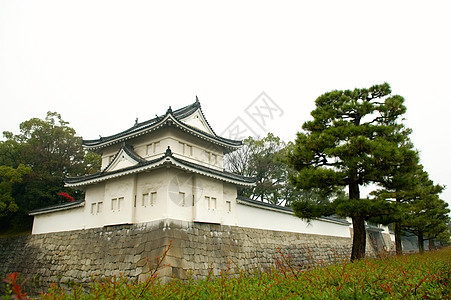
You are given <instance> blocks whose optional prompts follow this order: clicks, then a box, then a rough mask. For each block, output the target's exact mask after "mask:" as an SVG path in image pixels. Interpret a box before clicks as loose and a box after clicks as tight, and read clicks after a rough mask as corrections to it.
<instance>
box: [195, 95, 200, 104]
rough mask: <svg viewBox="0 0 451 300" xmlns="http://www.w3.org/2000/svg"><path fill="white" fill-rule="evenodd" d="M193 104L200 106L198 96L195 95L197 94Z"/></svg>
mask: <svg viewBox="0 0 451 300" xmlns="http://www.w3.org/2000/svg"><path fill="white" fill-rule="evenodd" d="M194 104H195V105H196V106H200V102H199V98H198V97H197V95H196V102H194Z"/></svg>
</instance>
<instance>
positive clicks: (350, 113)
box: [288, 83, 411, 260]
mask: <svg viewBox="0 0 451 300" xmlns="http://www.w3.org/2000/svg"><path fill="white" fill-rule="evenodd" d="M405 111H406V107H405V106H404V98H403V97H401V96H399V95H391V89H390V86H389V84H388V83H384V84H381V85H374V86H372V87H370V88H369V89H354V90H345V91H332V92H328V93H325V94H323V95H321V96H320V97H318V98H317V99H316V109H315V110H313V111H312V112H311V115H312V116H313V120H312V121H307V122H305V123H304V124H303V127H302V128H303V130H304V132H299V133H298V134H297V139H296V141H295V145H294V147H293V148H292V150H291V152H290V153H289V156H288V161H289V164H290V166H291V167H293V168H294V169H295V170H297V173H296V175H295V176H293V177H292V181H293V184H295V186H296V187H297V188H299V189H312V188H314V189H320V190H321V191H322V193H323V194H324V195H327V194H328V193H330V192H333V191H334V190H336V188H337V187H347V189H348V198H345V199H338V200H335V201H333V202H327V203H320V204H318V203H310V202H308V201H300V202H297V203H295V204H294V205H293V210H294V211H295V213H296V215H297V216H299V217H301V218H305V219H309V218H318V217H320V216H322V215H331V214H338V215H341V216H345V217H350V218H352V226H353V245H352V253H351V260H356V259H360V258H362V257H364V255H365V245H366V229H365V221H366V220H369V219H371V218H373V217H376V216H379V217H380V216H388V215H391V214H392V213H393V206H392V205H390V203H389V202H388V201H384V200H380V199H362V198H361V197H360V187H361V186H363V185H368V184H371V183H376V184H378V183H381V182H383V181H384V178H386V177H387V176H390V175H391V174H392V172H393V170H394V169H395V168H396V167H398V166H400V165H402V164H404V163H405V162H407V161H408V157H406V156H409V155H410V154H411V153H410V152H409V151H407V150H408V149H410V145H408V144H407V143H406V140H407V139H408V135H409V134H410V130H408V129H406V128H405V127H404V126H403V125H402V124H401V123H400V122H399V121H400V118H401V116H402V115H403V114H404V113H405ZM407 154H409V155H407Z"/></svg>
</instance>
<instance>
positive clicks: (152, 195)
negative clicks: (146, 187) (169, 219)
mask: <svg viewBox="0 0 451 300" xmlns="http://www.w3.org/2000/svg"><path fill="white" fill-rule="evenodd" d="M156 202H157V192H152V193H150V206H154V205H155V203H156Z"/></svg>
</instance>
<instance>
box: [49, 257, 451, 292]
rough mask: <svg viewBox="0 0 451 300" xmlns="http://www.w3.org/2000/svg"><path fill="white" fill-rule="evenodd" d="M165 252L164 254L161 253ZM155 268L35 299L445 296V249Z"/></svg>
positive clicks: (450, 264) (449, 263)
mask: <svg viewBox="0 0 451 300" xmlns="http://www.w3.org/2000/svg"><path fill="white" fill-rule="evenodd" d="M166 253H167V252H166ZM163 259H164V256H163V257H162V258H161V259H160V260H159V264H157V268H155V270H153V271H151V272H150V273H149V277H148V279H147V280H145V281H142V282H137V281H130V280H128V279H126V278H124V277H116V276H113V277H111V278H106V277H103V278H93V280H92V282H91V284H90V285H89V286H88V289H87V290H88V291H84V290H83V289H82V287H81V286H77V285H74V286H73V287H72V288H70V289H69V290H67V289H64V288H63V287H59V286H57V285H52V287H51V288H50V289H49V290H48V291H47V292H45V293H43V294H42V295H41V296H40V297H41V299H290V298H292V299H406V300H407V299H449V298H450V292H451V290H450V287H449V279H450V269H451V248H447V249H443V250H440V251H435V252H428V253H425V254H423V255H418V254H417V255H406V256H394V257H382V258H377V259H375V258H367V259H362V260H359V261H355V262H353V263H351V262H349V261H342V262H339V263H336V264H334V265H330V266H318V267H315V268H313V267H312V268H310V269H308V270H305V269H301V268H295V267H293V266H292V265H291V264H290V261H289V259H287V258H286V257H284V256H283V255H282V254H281V257H280V258H279V259H278V260H277V263H276V266H274V267H273V268H272V269H271V270H269V271H265V272H264V271H252V272H248V271H245V270H241V271H240V272H239V274H235V275H232V274H229V271H230V270H223V271H222V272H221V273H220V274H219V275H217V276H214V275H213V271H212V270H210V272H209V275H208V276H207V277H206V278H204V279H201V280H194V279H193V278H189V279H188V280H179V279H174V280H172V281H171V282H169V283H167V284H162V283H161V282H160V280H159V278H158V276H157V274H158V269H159V268H162V267H164V266H163V265H162V261H163Z"/></svg>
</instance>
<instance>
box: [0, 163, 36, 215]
mask: <svg viewBox="0 0 451 300" xmlns="http://www.w3.org/2000/svg"><path fill="white" fill-rule="evenodd" d="M30 172H31V168H30V167H26V166H24V165H22V164H20V165H19V166H18V167H17V168H13V167H8V166H0V216H5V215H7V214H11V213H15V212H17V211H18V210H19V207H18V206H17V204H16V203H15V202H14V198H13V197H12V184H13V183H19V182H22V178H23V176H24V175H26V174H28V173H30Z"/></svg>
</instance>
